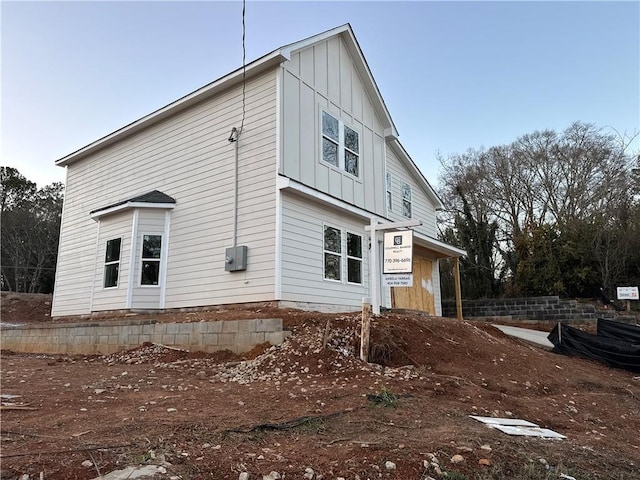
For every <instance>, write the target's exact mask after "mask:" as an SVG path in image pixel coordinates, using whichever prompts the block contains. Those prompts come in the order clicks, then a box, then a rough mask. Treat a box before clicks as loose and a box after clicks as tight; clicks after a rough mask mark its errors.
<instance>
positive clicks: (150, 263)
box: [140, 235, 162, 285]
mask: <svg viewBox="0 0 640 480" xmlns="http://www.w3.org/2000/svg"><path fill="white" fill-rule="evenodd" d="M161 250H162V235H143V236H142V270H141V272H140V285H158V279H159V278H160V252H161Z"/></svg>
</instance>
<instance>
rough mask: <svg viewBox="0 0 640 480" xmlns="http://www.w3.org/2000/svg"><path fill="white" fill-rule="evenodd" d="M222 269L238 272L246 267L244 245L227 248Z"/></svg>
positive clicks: (245, 249) (245, 248)
mask: <svg viewBox="0 0 640 480" xmlns="http://www.w3.org/2000/svg"><path fill="white" fill-rule="evenodd" d="M224 269H225V270H226V271H227V272H240V271H242V270H246V269H247V247H246V245H241V246H237V247H229V248H227V250H226V252H225V255H224Z"/></svg>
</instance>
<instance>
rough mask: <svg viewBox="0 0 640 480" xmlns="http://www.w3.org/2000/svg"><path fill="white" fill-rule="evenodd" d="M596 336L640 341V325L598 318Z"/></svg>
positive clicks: (632, 341) (634, 341) (633, 341)
mask: <svg viewBox="0 0 640 480" xmlns="http://www.w3.org/2000/svg"><path fill="white" fill-rule="evenodd" d="M598 336H599V337H603V338H613V339H616V340H623V341H626V342H631V343H640V325H633V324H631V323H622V322H614V321H613V320H605V319H604V318H599V319H598Z"/></svg>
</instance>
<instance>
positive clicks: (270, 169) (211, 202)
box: [52, 69, 276, 316]
mask: <svg viewBox="0 0 640 480" xmlns="http://www.w3.org/2000/svg"><path fill="white" fill-rule="evenodd" d="M241 118H242V86H241V85H237V86H234V87H232V88H230V89H228V90H226V91H224V92H221V93H219V94H217V95H216V96H215V97H213V98H210V99H207V100H204V101H202V102H200V103H198V104H197V105H194V106H191V107H189V108H188V109H186V110H183V111H180V112H178V113H176V114H175V115H173V116H171V117H170V118H167V119H165V120H162V121H161V122H159V123H156V124H154V125H151V126H149V127H148V128H146V129H144V130H142V131H140V132H137V133H135V134H133V135H131V136H129V137H126V138H123V139H121V140H120V141H118V142H117V143H115V144H113V145H110V146H108V147H106V148H104V149H102V150H99V151H97V152H96V153H93V154H91V155H90V156H89V157H87V158H84V159H82V160H79V161H78V162H76V163H72V164H71V165H69V166H68V167H67V168H68V172H67V187H66V195H65V203H64V208H63V226H62V231H61V236H60V248H59V256H58V268H57V272H56V285H55V292H54V299H53V308H52V315H53V316H63V315H80V314H87V313H89V311H90V298H91V289H92V287H93V283H94V277H95V262H96V259H95V256H96V247H95V243H96V228H97V226H96V222H94V221H93V220H92V219H91V218H90V216H89V212H90V211H92V210H95V209H99V208H102V207H105V206H107V205H111V204H114V203H116V202H120V201H123V200H126V199H128V198H132V197H134V196H136V195H140V194H143V193H146V192H149V191H151V190H160V191H162V192H164V193H166V194H167V195H170V196H172V197H173V198H174V199H175V200H176V206H175V209H174V210H173V211H172V213H171V233H170V244H169V251H168V263H167V280H166V296H165V308H177V307H189V306H204V305H213V304H221V303H234V302H239V301H242V302H251V301H264V300H271V299H273V296H274V291H275V286H274V275H273V271H274V266H275V265H274V262H275V259H274V251H275V171H276V164H275V163H276V152H275V145H276V70H275V69H273V70H270V71H267V72H264V73H262V74H261V75H260V76H258V77H255V78H252V79H249V80H248V81H247V85H246V118H245V122H244V131H243V133H242V135H241V137H240V140H239V142H238V151H239V166H238V171H239V182H238V189H239V190H238V198H239V209H238V235H237V240H238V244H239V245H247V246H248V250H249V256H248V266H247V270H246V271H244V272H234V273H229V272H225V271H224V257H225V249H226V247H229V246H231V243H232V236H233V232H232V227H233V208H232V207H233V173H234V155H235V148H236V145H235V144H233V143H229V141H228V140H227V139H228V137H229V133H230V131H231V128H232V127H237V128H239V127H240V123H241ZM128 232H129V234H130V229H129V230H128Z"/></svg>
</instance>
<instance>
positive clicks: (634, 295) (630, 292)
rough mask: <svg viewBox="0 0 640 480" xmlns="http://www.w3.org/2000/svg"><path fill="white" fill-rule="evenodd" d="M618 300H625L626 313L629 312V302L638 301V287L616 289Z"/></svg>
mask: <svg viewBox="0 0 640 480" xmlns="http://www.w3.org/2000/svg"><path fill="white" fill-rule="evenodd" d="M616 291H617V294H618V300H626V303H627V312H630V311H631V300H638V299H640V297H639V296H638V287H617V288H616Z"/></svg>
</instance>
